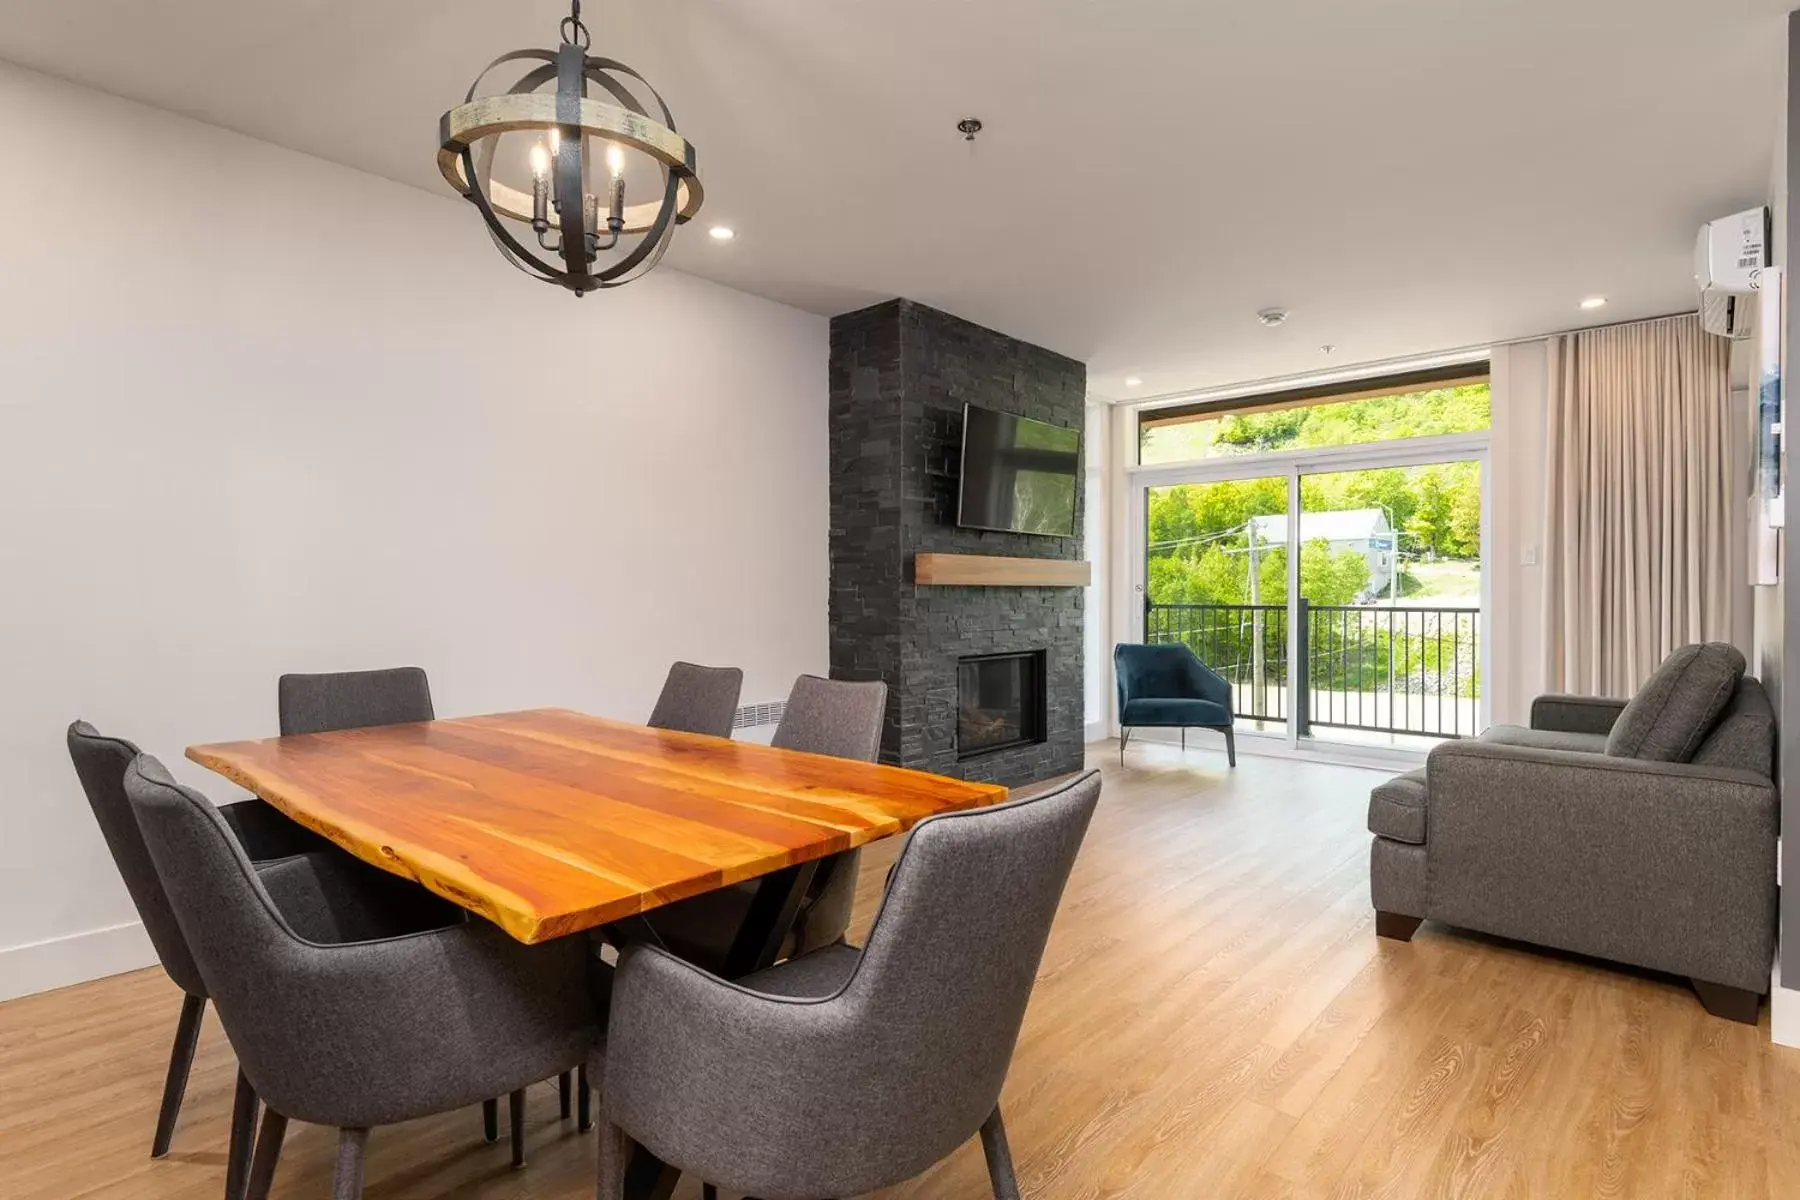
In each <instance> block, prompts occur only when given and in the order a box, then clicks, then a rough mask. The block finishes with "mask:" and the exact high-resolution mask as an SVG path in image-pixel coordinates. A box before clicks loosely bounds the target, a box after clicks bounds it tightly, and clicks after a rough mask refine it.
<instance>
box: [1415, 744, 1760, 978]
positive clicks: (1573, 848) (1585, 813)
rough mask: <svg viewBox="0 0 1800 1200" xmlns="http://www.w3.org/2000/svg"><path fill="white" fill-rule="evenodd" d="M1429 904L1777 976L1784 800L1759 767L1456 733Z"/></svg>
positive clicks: (1671, 967)
mask: <svg viewBox="0 0 1800 1200" xmlns="http://www.w3.org/2000/svg"><path fill="white" fill-rule="evenodd" d="M1427 790H1428V795H1427V800H1426V803H1427V805H1428V815H1427V846H1428V848H1429V893H1430V894H1429V897H1428V902H1429V907H1430V912H1429V913H1428V914H1427V915H1428V916H1431V917H1433V918H1436V919H1439V920H1443V921H1447V922H1449V923H1450V924H1453V925H1464V926H1467V927H1470V928H1474V929H1481V930H1485V931H1487V932H1489V933H1496V934H1500V935H1501V936H1503V937H1513V938H1519V939H1522V940H1525V941H1530V942H1536V943H1539V944H1541V945H1548V946H1555V947H1558V948H1560V949H1564V950H1573V951H1575V952H1577V953H1582V954H1592V955H1596V956H1599V957H1602V958H1609V959H1615V960H1619V961H1623V962H1629V963H1634V964H1636V965H1639V966H1644V967H1649V968H1652V969H1655V970H1662V971H1668V972H1670V973H1672V974H1677V975H1687V976H1691V977H1693V978H1697V979H1702V980H1705V981H1707V982H1710V983H1719V984H1725V985H1728V986H1731V987H1739V988H1744V989H1747V990H1751V991H1756V992H1761V991H1763V990H1765V989H1766V988H1767V985H1768V979H1769V963H1770V958H1771V955H1772V953H1773V949H1774V937H1775V838H1776V830H1777V827H1778V820H1779V805H1778V802H1777V799H1776V794H1775V788H1774V786H1773V785H1772V784H1771V782H1770V781H1769V780H1768V779H1766V778H1764V777H1762V776H1760V775H1757V774H1755V773H1753V772H1750V771H1740V770H1733V769H1728V768H1716V767H1705V766H1694V765H1692V764H1686V763H1663V762H1646V761H1642V760H1638V759H1629V758H1613V757H1608V756H1606V755H1599V754H1582V753H1577V752H1573V751H1563V750H1540V749H1534V748H1527V747H1521V746H1502V745H1491V744H1486V743H1479V742H1456V743H1450V744H1446V745H1443V746H1439V747H1438V748H1437V749H1435V750H1433V751H1432V752H1431V758H1430V760H1429V765H1428V768H1427Z"/></svg>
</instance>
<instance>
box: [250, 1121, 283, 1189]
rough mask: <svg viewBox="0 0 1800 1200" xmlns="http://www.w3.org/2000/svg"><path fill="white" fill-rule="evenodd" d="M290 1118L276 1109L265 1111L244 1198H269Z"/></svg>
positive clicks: (257, 1136)
mask: <svg viewBox="0 0 1800 1200" xmlns="http://www.w3.org/2000/svg"><path fill="white" fill-rule="evenodd" d="M287 1125H288V1120H287V1118H286V1117H284V1116H282V1115H281V1114H280V1113H278V1112H276V1111H275V1110H274V1109H272V1108H271V1109H269V1110H268V1111H267V1112H265V1113H263V1119H262V1128H261V1129H260V1130H258V1131H257V1134H256V1157H255V1158H254V1159H252V1160H251V1161H250V1186H249V1187H248V1188H246V1189H245V1191H244V1200H269V1188H270V1186H271V1185H272V1184H273V1183H274V1182H275V1164H276V1163H278V1162H280V1161H281V1140H282V1139H283V1138H285V1137H286V1136H287Z"/></svg>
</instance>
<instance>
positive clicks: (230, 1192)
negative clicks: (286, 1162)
mask: <svg viewBox="0 0 1800 1200" xmlns="http://www.w3.org/2000/svg"><path fill="white" fill-rule="evenodd" d="M257 1107H258V1105H257V1100H256V1089H255V1088H253V1087H251V1086H250V1080H249V1079H247V1078H245V1076H244V1073H243V1071H241V1070H240V1071H239V1072H238V1077H237V1096H236V1098H235V1099H233V1100H232V1103H231V1145H230V1148H229V1151H228V1157H227V1159H226V1163H225V1200H244V1189H245V1188H246V1187H248V1186H249V1183H250V1156H251V1154H253V1153H255V1151H256V1110H257Z"/></svg>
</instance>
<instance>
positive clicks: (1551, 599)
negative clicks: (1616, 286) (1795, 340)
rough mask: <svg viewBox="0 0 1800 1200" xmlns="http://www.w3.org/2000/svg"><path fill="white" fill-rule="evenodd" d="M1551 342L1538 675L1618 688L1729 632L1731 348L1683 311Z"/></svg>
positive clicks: (1587, 687) (1590, 689)
mask: <svg viewBox="0 0 1800 1200" xmlns="http://www.w3.org/2000/svg"><path fill="white" fill-rule="evenodd" d="M1549 349H1550V354H1549V374H1550V378H1549V396H1548V405H1547V410H1546V414H1545V415H1546V418H1547V419H1546V423H1545V428H1546V439H1545V441H1546V446H1545V449H1546V455H1547V461H1546V469H1545V478H1546V481H1547V487H1548V494H1547V497H1546V504H1545V522H1546V528H1545V533H1544V548H1545V556H1544V566H1545V576H1544V603H1545V619H1544V631H1545V655H1546V661H1545V667H1546V670H1545V681H1546V683H1547V684H1548V686H1549V689H1550V690H1551V691H1561V692H1574V693H1578V694H1584V695H1606V696H1629V695H1631V694H1632V693H1633V692H1635V691H1636V690H1637V688H1638V686H1639V685H1640V684H1641V683H1643V681H1644V680H1645V679H1646V678H1647V677H1648V676H1649V675H1650V673H1651V672H1652V671H1653V670H1655V669H1656V666H1657V664H1658V663H1660V662H1661V661H1662V659H1663V657H1664V656H1665V655H1667V654H1668V653H1669V652H1670V651H1671V650H1674V649H1675V648H1677V647H1679V646H1683V645H1686V644H1688V643H1690V642H1703V641H1732V640H1734V639H1733V634H1734V632H1735V630H1734V628H1733V626H1734V620H1735V611H1736V599H1737V596H1736V592H1737V589H1738V588H1739V587H1741V586H1742V585H1743V583H1744V581H1743V580H1740V579H1736V578H1733V577H1732V571H1731V564H1732V563H1733V561H1734V555H1733V553H1732V546H1733V540H1732V539H1734V538H1739V537H1741V536H1742V531H1741V530H1739V529H1737V528H1736V527H1735V526H1734V525H1733V524H1732V515H1733V513H1735V512H1736V511H1737V510H1738V508H1739V505H1737V504H1736V503H1734V502H1733V498H1732V492H1733V490H1734V489H1735V488H1736V487H1737V485H1738V483H1739V481H1738V480H1737V479H1735V478H1734V474H1735V468H1734V465H1733V463H1734V460H1735V458H1736V454H1735V445H1734V442H1733V439H1734V437H1736V435H1737V430H1736V427H1735V424H1734V422H1733V418H1732V413H1733V408H1732V403H1731V343H1730V342H1728V341H1727V340H1725V339H1724V338H1720V337H1714V336H1712V335H1710V334H1708V333H1706V332H1705V331H1704V330H1703V329H1702V328H1701V327H1700V319H1699V317H1697V316H1687V317H1676V318H1670V319H1667V320H1661V321H1646V322H1643V323H1641V324H1635V325H1622V326H1616V327H1613V328H1609V329H1594V330H1584V331H1581V332H1578V333H1570V334H1564V335H1561V336H1559V337H1554V338H1551V339H1550V340H1549Z"/></svg>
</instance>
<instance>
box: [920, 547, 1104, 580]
mask: <svg viewBox="0 0 1800 1200" xmlns="http://www.w3.org/2000/svg"><path fill="white" fill-rule="evenodd" d="M913 582H915V583H917V584H918V585H919V586H920V587H1088V586H1090V585H1091V584H1092V583H1093V582H1094V564H1093V563H1088V562H1081V561H1080V560H1076V559H1067V558H999V557H996V556H993V555H988V554H917V555H914V556H913Z"/></svg>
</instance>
